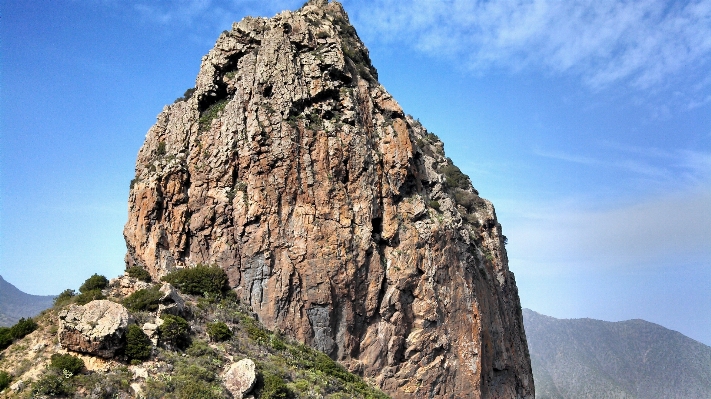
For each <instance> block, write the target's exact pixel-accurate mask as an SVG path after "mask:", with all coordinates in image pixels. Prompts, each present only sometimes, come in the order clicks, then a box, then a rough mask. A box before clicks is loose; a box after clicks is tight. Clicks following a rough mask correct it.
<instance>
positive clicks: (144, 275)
mask: <svg viewBox="0 0 711 399" xmlns="http://www.w3.org/2000/svg"><path fill="white" fill-rule="evenodd" d="M126 274H128V276H129V277H133V278H135V279H138V280H141V281H145V282H146V283H150V282H151V274H150V273H148V270H146V269H144V268H142V267H140V266H132V267H129V268H128V269H126Z"/></svg>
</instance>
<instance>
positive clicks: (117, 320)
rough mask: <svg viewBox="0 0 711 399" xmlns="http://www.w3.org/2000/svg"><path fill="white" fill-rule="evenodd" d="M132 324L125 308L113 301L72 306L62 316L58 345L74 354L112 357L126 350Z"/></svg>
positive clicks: (61, 313) (60, 317) (60, 316)
mask: <svg viewBox="0 0 711 399" xmlns="http://www.w3.org/2000/svg"><path fill="white" fill-rule="evenodd" d="M131 322H132V320H131V318H130V316H129V314H128V311H127V310H126V308H124V307H123V306H122V305H119V304H118V303H114V302H111V301H107V300H99V301H91V302H89V303H87V304H86V305H83V306H78V305H71V307H70V308H69V309H67V310H63V311H61V312H60V313H59V329H58V335H59V344H60V345H61V346H62V347H63V348H65V349H68V350H71V351H75V352H83V353H89V354H92V355H95V356H100V357H103V358H112V357H114V355H116V353H117V352H118V351H120V350H122V349H123V348H124V346H125V342H124V341H125V339H124V337H125V335H126V328H127V327H128V325H129V324H130V323H131Z"/></svg>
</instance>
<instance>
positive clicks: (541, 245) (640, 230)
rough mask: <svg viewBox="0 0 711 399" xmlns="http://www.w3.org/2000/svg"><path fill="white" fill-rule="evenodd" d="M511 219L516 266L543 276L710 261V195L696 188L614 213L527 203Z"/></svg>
mask: <svg viewBox="0 0 711 399" xmlns="http://www.w3.org/2000/svg"><path fill="white" fill-rule="evenodd" d="M521 208H522V209H527V211H526V212H525V213H524V212H521V213H520V214H518V215H513V216H511V217H510V220H509V221H508V223H507V225H506V229H505V231H504V233H505V234H506V235H507V236H508V237H509V242H510V244H509V246H508V250H509V254H510V256H511V259H512V264H515V265H516V266H517V267H519V268H534V269H531V270H536V269H535V268H540V269H541V272H544V273H545V272H555V271H556V270H574V269H575V268H598V269H600V268H602V269H618V268H626V269H635V268H647V267H660V266H664V265H677V264H679V265H681V264H685V263H694V262H697V263H698V262H708V259H709V256H711V247H709V245H708V243H709V242H711V227H710V226H711V190H709V189H708V188H706V189H696V190H689V191H685V192H678V193H675V194H673V195H667V196H660V197H652V198H649V199H647V200H644V201H641V202H638V203H635V204H631V205H626V206H618V207H614V208H610V209H603V210H596V211H590V210H585V209H581V208H580V207H575V206H571V205H570V204H567V205H562V206H561V205H560V204H558V205H556V206H551V205H550V204H548V205H535V204H527V205H526V206H525V207H524V206H522V207H521Z"/></svg>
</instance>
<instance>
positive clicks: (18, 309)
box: [0, 276, 54, 327]
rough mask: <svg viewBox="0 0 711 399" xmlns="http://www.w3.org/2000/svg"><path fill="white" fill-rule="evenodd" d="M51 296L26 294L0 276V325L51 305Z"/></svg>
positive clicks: (5, 325)
mask: <svg viewBox="0 0 711 399" xmlns="http://www.w3.org/2000/svg"><path fill="white" fill-rule="evenodd" d="M53 298H54V297H53V296H51V295H50V296H42V295H30V294H26V293H24V292H22V291H20V290H19V289H17V287H15V286H14V285H12V284H10V283H8V282H7V281H5V279H3V278H2V276H0V327H9V326H11V325H13V324H15V323H16V322H17V321H18V320H20V318H21V317H32V316H35V315H37V314H38V313H39V312H41V311H43V310H45V309H47V308H49V307H51V306H52V299H53Z"/></svg>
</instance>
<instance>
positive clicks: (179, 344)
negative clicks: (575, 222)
mask: <svg viewBox="0 0 711 399" xmlns="http://www.w3.org/2000/svg"><path fill="white" fill-rule="evenodd" d="M161 318H162V319H163V324H162V325H161V326H160V327H158V332H159V333H160V339H161V341H162V342H163V343H166V344H168V345H170V346H171V347H175V348H185V347H187V346H188V345H189V344H190V325H189V324H188V322H187V321H185V319H183V318H182V317H180V316H174V315H172V314H164V315H162V316H161Z"/></svg>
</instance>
